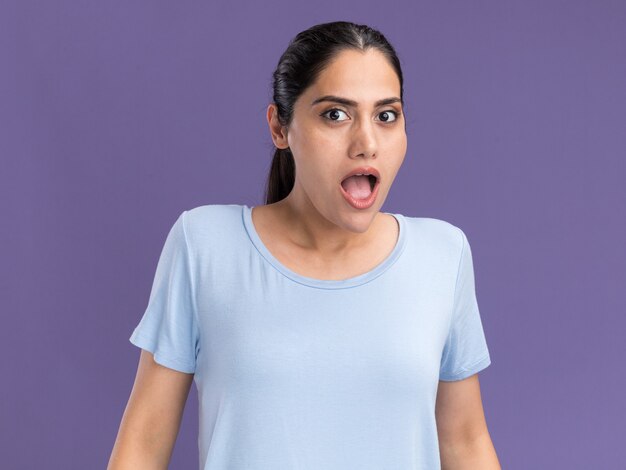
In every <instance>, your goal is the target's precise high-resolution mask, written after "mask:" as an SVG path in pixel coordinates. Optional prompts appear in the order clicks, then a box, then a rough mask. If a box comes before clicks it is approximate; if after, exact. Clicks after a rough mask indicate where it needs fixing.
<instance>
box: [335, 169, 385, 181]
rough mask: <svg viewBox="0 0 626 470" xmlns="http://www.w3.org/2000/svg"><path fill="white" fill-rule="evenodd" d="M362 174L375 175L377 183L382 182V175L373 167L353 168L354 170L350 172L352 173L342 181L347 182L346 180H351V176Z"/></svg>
mask: <svg viewBox="0 0 626 470" xmlns="http://www.w3.org/2000/svg"><path fill="white" fill-rule="evenodd" d="M360 174H362V175H374V176H375V177H376V180H377V181H378V180H380V173H379V172H378V170H377V169H376V168H374V167H373V166H360V167H357V168H353V169H352V170H350V173H348V174H346V175H344V176H343V178H342V179H341V181H343V180H345V179H346V178H349V177H350V176H354V175H360Z"/></svg>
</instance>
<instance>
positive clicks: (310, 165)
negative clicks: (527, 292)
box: [109, 22, 500, 470]
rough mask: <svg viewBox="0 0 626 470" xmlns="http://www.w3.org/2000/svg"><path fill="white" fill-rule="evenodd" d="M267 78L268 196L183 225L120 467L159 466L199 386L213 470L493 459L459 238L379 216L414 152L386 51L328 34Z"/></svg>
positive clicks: (316, 34)
mask: <svg viewBox="0 0 626 470" xmlns="http://www.w3.org/2000/svg"><path fill="white" fill-rule="evenodd" d="M273 78H274V90H273V91H274V94H273V102H272V103H271V104H270V105H269V106H268V110H267V119H268V123H269V129H270V133H271V137H272V140H273V142H274V144H275V147H276V150H275V154H274V159H273V162H272V166H271V171H270V176H269V181H268V186H267V190H266V204H265V205H262V206H258V207H248V206H246V205H237V204H230V205H205V206H200V207H196V208H193V209H190V210H186V211H184V212H182V213H181V214H180V216H179V217H178V219H177V220H176V222H175V223H174V225H173V226H172V228H171V230H170V232H169V234H168V237H167V239H166V242H165V245H164V247H163V251H162V253H161V257H160V259H159V263H158V266H157V270H156V274H155V279H154V283H153V286H152V291H151V294H150V299H149V303H148V307H147V309H146V311H145V313H144V315H143V318H142V319H141V321H140V322H139V324H138V325H137V328H136V329H135V330H134V332H133V334H132V336H131V337H130V341H131V342H132V343H133V344H135V345H136V346H138V347H140V348H142V351H141V358H140V363H139V367H138V371H137V377H136V380H135V384H134V387H133V391H132V393H131V396H130V399H129V403H128V405H127V408H126V410H125V412H124V417H123V419H122V423H121V426H120V430H119V434H118V437H117V440H116V443H115V447H114V449H113V453H112V456H111V460H110V463H109V469H110V470H114V469H115V470H117V469H124V468H133V469H137V468H166V467H167V464H168V462H169V460H170V456H171V452H172V449H173V446H174V442H175V440H176V436H177V434H178V430H179V426H180V421H181V416H182V412H183V409H184V405H185V402H186V399H187V395H188V392H189V389H190V386H191V381H192V380H194V381H195V382H196V386H197V389H198V399H199V412H200V429H199V438H198V446H199V454H200V455H199V457H200V468H201V469H204V470H218V469H219V470H224V469H229V470H238V469H255V470H260V469H268V470H269V469H271V470H278V469H293V470H299V469H302V470H304V469H310V470H313V469H315V470H347V469H359V470H364V469H372V470H373V469H376V470H381V469H394V470H396V469H398V470H405V469H406V470H408V469H436V468H440V467H442V466H443V468H447V469H456V468H459V469H460V468H472V469H481V470H485V469H497V468H500V466H499V463H498V459H497V457H496V453H495V450H494V448H493V445H492V442H491V439H490V436H489V433H488V430H487V426H486V423H485V417H484V413H483V408H482V403H481V396H480V390H479V382H478V376H477V372H479V371H480V370H482V369H484V368H485V367H487V366H488V365H489V364H490V362H491V361H490V356H489V351H488V349H487V344H486V341H485V336H484V333H483V329H482V324H481V320H480V315H479V311H478V306H477V301H476V295H475V289H474V274H473V265H472V256H471V250H470V246H469V244H468V241H467V238H466V236H465V234H464V232H463V231H462V230H461V229H460V228H458V227H456V226H454V225H452V224H450V223H448V222H445V221H443V220H439V219H432V218H425V217H409V216H403V215H402V214H392V213H386V212H380V208H381V206H382V205H383V203H384V202H385V199H386V197H387V194H388V193H389V190H390V189H391V186H392V184H393V181H394V179H395V177H396V174H397V173H398V170H399V169H400V166H401V165H402V162H403V160H404V156H405V153H406V149H407V136H406V131H405V120H404V114H403V103H404V101H403V79H402V71H401V68H400V62H399V60H398V57H397V56H396V53H395V51H394V49H393V47H392V46H391V45H390V44H389V43H388V42H387V40H386V39H385V37H384V36H383V35H382V34H380V33H379V32H377V31H376V30H373V29H371V28H369V27H367V26H365V25H357V24H353V23H349V22H334V23H327V24H320V25H317V26H314V27H312V28H310V29H308V30H306V31H304V32H301V33H300V34H298V35H297V36H296V37H295V38H294V39H293V40H292V41H291V43H290V44H289V47H288V48H287V50H286V51H285V53H284V54H283V55H282V57H281V58H280V61H279V63H278V66H277V68H276V71H275V72H274V75H273Z"/></svg>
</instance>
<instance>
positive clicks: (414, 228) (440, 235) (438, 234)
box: [404, 215, 467, 254]
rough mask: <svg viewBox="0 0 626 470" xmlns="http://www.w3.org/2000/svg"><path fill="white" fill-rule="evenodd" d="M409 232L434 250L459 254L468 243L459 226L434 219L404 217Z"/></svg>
mask: <svg viewBox="0 0 626 470" xmlns="http://www.w3.org/2000/svg"><path fill="white" fill-rule="evenodd" d="M404 218H405V220H406V222H407V227H408V229H409V232H410V233H411V234H412V235H413V236H416V237H419V239H420V241H421V242H422V243H425V244H426V245H427V246H429V247H432V248H439V249H443V250H445V251H447V252H449V253H452V254H455V253H456V254H458V253H460V252H461V251H462V249H463V246H464V244H465V243H467V238H466V235H465V232H464V231H463V230H462V229H461V228H460V227H459V226H457V225H454V224H453V223H451V222H448V221H447V220H443V219H437V218H434V217H412V216H407V215H405V216H404Z"/></svg>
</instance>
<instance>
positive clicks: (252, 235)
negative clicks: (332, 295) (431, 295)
mask: <svg viewBox="0 0 626 470" xmlns="http://www.w3.org/2000/svg"><path fill="white" fill-rule="evenodd" d="M254 207H255V206H251V207H248V206H247V205H246V204H243V205H242V220H243V225H244V227H245V229H246V232H247V234H248V237H249V239H250V241H251V242H252V244H253V245H254V246H255V248H256V249H257V250H258V252H259V253H260V254H261V256H263V258H265V260H266V261H267V262H269V263H270V264H271V265H272V266H273V267H274V268H276V269H277V270H278V271H280V272H281V273H282V274H283V275H284V276H286V277H288V278H289V279H291V280H293V281H295V282H297V283H300V284H304V285H307V286H310V287H318V288H322V289H344V288H348V287H356V286H360V285H362V284H365V283H367V282H370V281H371V280H373V279H375V278H377V277H378V276H380V275H381V274H383V273H384V272H385V271H387V270H388V269H389V268H390V267H391V266H392V265H393V264H394V263H395V262H396V261H397V260H398V258H399V257H400V255H401V254H402V252H403V250H404V247H405V245H406V221H405V218H404V216H403V215H402V214H396V213H390V212H384V214H388V215H391V216H393V217H395V219H396V220H397V221H398V225H399V227H400V229H399V230H400V231H399V235H398V240H397V241H396V245H395V246H394V248H393V250H392V251H391V253H389V255H387V258H385V259H384V260H383V261H382V262H381V263H379V264H378V265H376V266H375V267H374V268H372V269H371V270H369V271H367V272H365V273H363V274H359V275H358V276H353V277H350V278H347V279H340V280H335V279H317V278H313V277H308V276H303V275H301V274H298V273H296V272H295V271H292V270H291V269H289V268H287V266H285V265H284V264H282V263H281V262H280V261H278V259H277V258H276V257H274V255H272V253H271V252H270V251H269V250H268V249H267V247H266V246H265V244H264V243H263V241H262V240H261V237H259V234H258V233H257V231H256V228H255V227H254V223H253V222H252V209H253V208H254Z"/></svg>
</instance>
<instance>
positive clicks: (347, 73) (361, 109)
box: [286, 49, 407, 231]
mask: <svg viewBox="0 0 626 470" xmlns="http://www.w3.org/2000/svg"><path fill="white" fill-rule="evenodd" d="M329 95H332V96H333V97H339V98H343V99H345V100H351V101H353V102H354V103H352V104H347V103H339V102H336V101H332V99H329V100H322V101H319V102H317V101H318V100H319V99H320V98H322V97H325V96H329ZM389 98H391V99H394V98H397V101H396V102H391V103H388V104H378V105H377V104H376V102H377V101H380V100H385V99H389ZM399 99H400V81H399V79H398V76H397V75H396V73H395V71H394V69H393V68H392V66H391V65H389V63H388V62H387V59H385V57H384V56H383V55H382V53H380V52H379V51H377V50H375V49H369V50H368V51H367V52H360V51H355V50H345V51H342V52H341V53H339V54H338V55H337V56H336V57H335V59H334V60H333V61H332V62H331V63H330V64H329V66H328V67H327V68H326V69H325V70H324V71H323V72H322V73H321V74H320V76H319V77H318V79H317V81H316V82H315V83H313V85H311V86H310V87H309V88H308V89H307V90H306V91H305V92H304V93H303V94H302V95H301V96H300V97H299V98H298V100H297V101H296V103H295V107H294V114H293V119H292V122H291V125H290V126H289V128H288V129H287V131H286V133H287V144H288V145H289V147H290V149H291V152H292V154H293V157H294V161H295V165H296V181H295V185H294V189H293V191H292V194H290V195H289V197H291V198H294V199H295V200H296V201H298V203H302V202H303V201H304V202H307V201H308V202H310V203H311V205H312V206H314V207H315V208H316V209H317V211H318V212H319V213H320V214H322V215H323V216H325V217H326V218H327V219H328V220H330V221H333V222H335V223H337V224H339V225H345V224H347V225H351V226H352V228H353V229H356V230H357V231H361V230H359V227H358V226H360V227H361V229H366V226H367V225H369V222H371V220H372V218H373V217H374V216H375V215H376V213H377V212H378V211H379V209H380V207H381V206H382V205H383V203H384V202H385V199H386V198H387V194H388V193H389V190H390V188H391V185H392V183H393V181H394V179H395V177H396V174H397V173H398V170H399V169H400V166H401V165H402V162H403V160H404V156H405V154H406V149H407V137H406V130H405V121H404V114H403V113H402V111H403V110H402V103H401V102H400V101H399ZM363 166H369V167H373V168H375V169H376V170H378V173H379V174H380V179H379V182H378V184H379V188H378V190H377V196H376V200H375V201H374V203H373V204H372V205H371V206H370V207H368V208H366V209H358V208H355V207H354V206H352V205H351V204H350V203H349V202H348V201H347V200H346V199H345V197H344V195H343V194H342V186H341V182H342V180H343V179H344V177H345V176H346V175H347V174H348V173H349V172H350V171H352V170H354V169H355V168H358V167H363Z"/></svg>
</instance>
